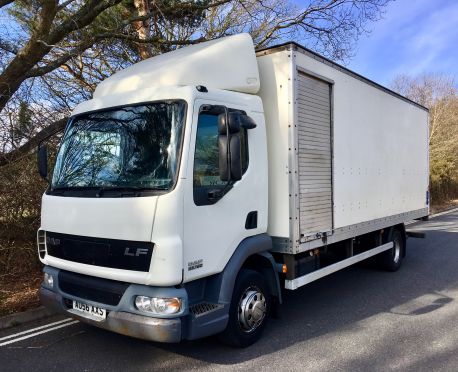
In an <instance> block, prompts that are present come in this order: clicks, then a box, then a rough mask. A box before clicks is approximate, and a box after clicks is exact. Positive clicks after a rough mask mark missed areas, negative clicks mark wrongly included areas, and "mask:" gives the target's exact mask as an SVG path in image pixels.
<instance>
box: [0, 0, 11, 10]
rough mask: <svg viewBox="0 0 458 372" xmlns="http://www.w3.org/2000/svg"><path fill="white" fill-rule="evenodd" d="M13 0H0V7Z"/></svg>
mask: <svg viewBox="0 0 458 372" xmlns="http://www.w3.org/2000/svg"><path fill="white" fill-rule="evenodd" d="M14 1H15V0H0V8H3V7H4V6H6V5H8V4H11V3H12V2H14Z"/></svg>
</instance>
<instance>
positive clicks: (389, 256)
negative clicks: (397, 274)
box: [377, 229, 405, 271]
mask: <svg viewBox="0 0 458 372" xmlns="http://www.w3.org/2000/svg"><path fill="white" fill-rule="evenodd" d="M391 241H392V242H393V248H391V249H389V250H387V251H385V252H383V253H380V255H379V256H378V257H377V263H378V265H379V267H380V268H381V269H383V270H386V271H397V270H398V269H399V268H400V267H401V264H402V256H403V254H404V249H405V246H404V239H403V236H402V232H401V231H400V230H397V229H396V230H394V231H393V234H392V236H391Z"/></svg>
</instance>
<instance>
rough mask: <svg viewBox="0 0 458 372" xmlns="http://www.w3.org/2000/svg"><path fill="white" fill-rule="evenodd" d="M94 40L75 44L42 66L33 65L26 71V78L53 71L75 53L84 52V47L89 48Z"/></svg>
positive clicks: (74, 55) (75, 54)
mask: <svg viewBox="0 0 458 372" xmlns="http://www.w3.org/2000/svg"><path fill="white" fill-rule="evenodd" d="M94 42H95V40H94V39H90V40H87V41H86V42H83V43H81V44H79V45H77V46H76V47H74V48H73V49H72V50H70V51H68V52H67V53H65V54H63V55H62V56H60V57H58V58H56V59H54V60H53V61H52V62H50V63H48V64H47V65H45V66H42V67H34V68H33V69H31V70H30V71H29V72H28V73H27V75H26V76H27V78H31V77H37V76H43V75H45V74H47V73H49V72H51V71H54V70H55V69H56V68H59V67H61V66H62V65H64V64H65V63H67V62H68V61H69V60H70V59H72V58H73V57H76V56H77V55H79V54H81V53H82V52H84V51H85V50H86V49H88V48H90V47H91V46H92V45H93V44H94Z"/></svg>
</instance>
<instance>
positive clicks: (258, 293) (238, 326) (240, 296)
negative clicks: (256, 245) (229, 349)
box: [219, 269, 271, 347]
mask: <svg viewBox="0 0 458 372" xmlns="http://www.w3.org/2000/svg"><path fill="white" fill-rule="evenodd" d="M270 308H271V298H270V296H269V292H268V290H267V284H266V281H265V279H264V277H263V276H262V275H261V274H260V273H258V272H257V271H254V270H246V269H242V270H241V271H240V272H239V274H238V276H237V279H236V281H235V286H234V291H233V293H232V300H231V304H230V308H229V321H228V324H227V327H226V329H225V330H224V331H223V332H222V333H221V334H220V335H219V338H220V340H221V341H222V342H223V343H225V344H226V345H230V346H233V347H247V346H250V345H252V344H253V343H255V342H256V341H257V340H258V339H259V338H260V337H261V335H262V332H263V330H264V328H265V326H266V322H267V317H268V315H269V311H270Z"/></svg>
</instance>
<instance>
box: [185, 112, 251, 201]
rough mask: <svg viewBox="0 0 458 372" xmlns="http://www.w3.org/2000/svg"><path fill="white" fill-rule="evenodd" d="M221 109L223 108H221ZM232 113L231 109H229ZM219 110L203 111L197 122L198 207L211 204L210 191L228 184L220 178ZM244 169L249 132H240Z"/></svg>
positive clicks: (245, 167)
mask: <svg viewBox="0 0 458 372" xmlns="http://www.w3.org/2000/svg"><path fill="white" fill-rule="evenodd" d="M220 107H221V106H220ZM229 111H230V109H229ZM221 113H222V112H218V110H211V111H207V110H206V111H202V112H201V113H200V114H199V119H198V122H197V134H196V149H195V153H194V175H193V184H194V202H195V203H196V205H207V204H211V203H210V202H209V200H208V192H209V191H210V190H218V189H221V190H222V189H224V187H225V186H226V182H225V181H222V180H221V179H220V177H219V153H218V115H219V114H221ZM240 141H241V155H242V169H243V173H245V172H246V170H247V169H248V135H247V130H246V129H242V130H241V131H240Z"/></svg>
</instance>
